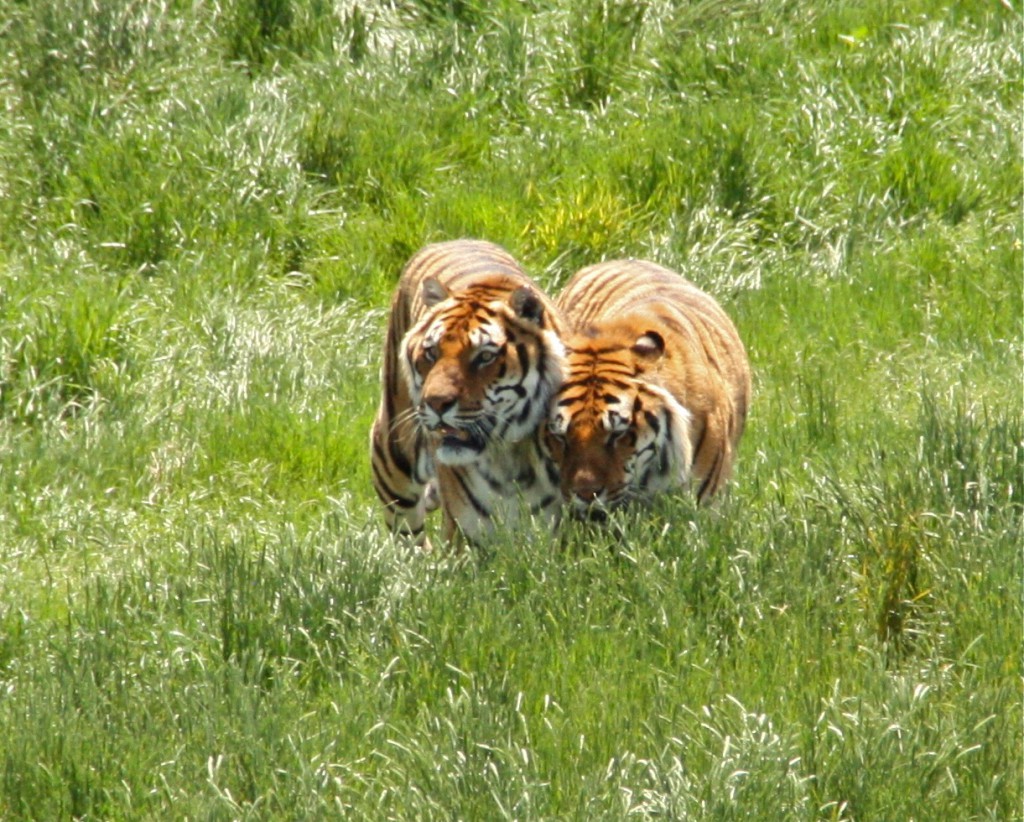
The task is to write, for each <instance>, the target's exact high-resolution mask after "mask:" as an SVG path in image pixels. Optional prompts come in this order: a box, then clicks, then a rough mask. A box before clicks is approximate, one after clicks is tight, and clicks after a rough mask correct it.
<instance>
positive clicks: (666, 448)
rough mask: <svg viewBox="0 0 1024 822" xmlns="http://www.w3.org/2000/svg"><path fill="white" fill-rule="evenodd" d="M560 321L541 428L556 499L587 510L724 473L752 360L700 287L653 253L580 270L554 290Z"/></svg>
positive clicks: (706, 489)
mask: <svg viewBox="0 0 1024 822" xmlns="http://www.w3.org/2000/svg"><path fill="white" fill-rule="evenodd" d="M557 306H558V307H559V308H560V309H561V311H562V314H563V317H564V319H565V321H566V323H567V324H568V325H569V327H570V331H569V333H568V335H567V336H566V337H565V338H564V341H565V344H566V376H565V380H564V382H563V384H562V387H561V389H560V390H559V393H558V394H557V396H556V398H555V401H554V403H553V404H552V411H551V418H550V420H549V430H550V434H551V442H552V449H553V451H554V453H555V456H556V458H557V459H558V461H559V464H560V470H561V481H562V490H563V494H564V496H565V499H566V500H567V501H568V502H570V503H571V505H572V506H573V508H574V509H575V510H576V511H577V512H578V513H582V512H590V513H596V512H597V511H599V510H600V509H601V508H610V507H615V506H617V505H622V504H624V503H626V502H628V501H629V500H631V499H644V498H650V497H651V496H653V495H655V494H657V493H658V492H661V491H664V490H667V489H669V488H671V487H673V486H676V485H679V484H686V483H692V484H694V485H695V487H696V493H697V498H698V499H699V500H700V501H701V502H705V501H707V500H708V499H710V498H711V497H712V496H713V495H714V494H715V493H717V492H718V491H719V490H720V489H721V487H722V486H723V484H724V483H725V481H726V480H727V479H728V477H729V475H730V473H731V470H732V466H733V462H734V459H735V453H736V447H737V444H738V443H739V440H740V437H741V436H742V434H743V429H744V426H745V424H746V417H747V407H748V404H749V401H750V393H751V382H750V367H749V363H748V361H747V355H746V351H745V349H744V347H743V343H742V342H741V340H740V337H739V334H738V333H737V331H736V327H735V326H734V325H733V323H732V321H731V320H730V319H729V318H728V316H727V315H726V314H725V312H724V311H723V310H722V308H721V306H719V304H718V303H717V302H716V301H715V300H714V298H712V297H711V296H710V295H708V294H706V293H705V292H703V291H701V290H700V289H698V288H697V287H696V286H695V285H693V284H692V283H690V282H688V281H687V280H685V279H684V278H683V277H682V276H681V275H679V274H677V273H675V272H673V271H670V270H668V269H666V268H663V267H662V266H659V265H657V264H655V263H652V262H647V261H642V260H612V261H608V262H604V263H599V264H597V265H593V266H589V267H587V268H584V269H582V270H580V271H578V272H577V273H576V274H575V275H574V276H573V277H572V279H571V280H570V281H569V283H568V285H567V286H566V287H565V289H564V290H563V291H562V292H561V294H560V295H559V297H558V299H557Z"/></svg>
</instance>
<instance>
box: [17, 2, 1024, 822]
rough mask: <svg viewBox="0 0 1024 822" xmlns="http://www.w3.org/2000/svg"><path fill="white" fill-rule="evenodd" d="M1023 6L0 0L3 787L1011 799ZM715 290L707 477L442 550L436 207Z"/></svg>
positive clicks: (527, 815) (947, 801)
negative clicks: (423, 271) (718, 421)
mask: <svg viewBox="0 0 1024 822" xmlns="http://www.w3.org/2000/svg"><path fill="white" fill-rule="evenodd" d="M1021 34H1022V27H1021V18H1020V15H1019V12H1018V11H1016V10H1014V9H1011V8H1009V4H999V3H959V4H943V3H939V2H934V0H906V2H900V3H888V2H876V1H875V0H870V1H869V2H856V3H855V2H845V1H844V0H839V1H838V2H829V3H815V4H809V3H797V4H793V3H784V2H776V0H768V1H767V2H761V3H753V2H744V0H731V1H730V2H719V1H718V0H704V1H703V2H695V3H690V4H678V3H668V2H660V1H659V2H649V3H635V2H627V0H593V2H589V1H588V2H585V3H568V2H562V1H561V0H550V1H548V0H544V1H543V2H531V3H520V2H513V1H512V0H502V2H496V3H483V2H475V1H474V0H465V1H464V2H463V1H462V0H459V1H456V0H430V1H429V2H428V0H410V2H392V3H372V4H371V3H362V2H356V3H344V4H332V3H325V2H320V0H274V2H269V0H267V1H266V2H264V1H262V0H247V2H242V3H236V4H201V5H198V6H197V5H195V4H189V3H179V2H176V0H143V1H142V2H128V0H115V2H109V3H99V2H94V1H93V0H57V1H56V2H51V3H41V4H40V3H35V4H33V3H9V4H7V5H6V6H4V8H3V10H2V11H0V42H2V43H3V45H4V53H5V55H6V59H5V60H4V61H3V63H2V64H0V98H2V99H3V100H4V101H5V102H4V105H3V106H0V817H3V818H5V819H6V818H10V819H54V818H78V819H164V818H168V817H173V818H198V819H242V818H246V819H271V818H280V819H303V818H348V817H351V818H373V819H450V818H455V819H501V818H515V819H579V820H589V819H618V818H625V817H627V816H631V815H632V816H645V815H646V816H662V817H665V818H674V819H688V818H695V819H739V818H744V819H746V818H759V819H760V818H763V819H837V820H838V819H847V820H869V819H909V818H914V819H936V820H940V819H941V820H945V819H999V820H1003V819H1020V818H1022V814H1021V807H1022V805H1021V802H1022V790H1024V780H1022V773H1024V757H1022V744H1024V735H1022V733H1021V728H1022V721H1024V716H1022V710H1021V707H1022V698H1021V697H1022V694H1021V681H1022V680H1021V674H1022V667H1021V647H1022V639H1024V635H1022V624H1024V618H1022V617H1024V615H1022V607H1021V603H1022V601H1024V586H1022V584H1021V582H1022V578H1024V577H1022V575H1024V562H1022V558H1024V557H1022V553H1021V545H1022V528H1021V522H1022V514H1024V492H1022V489H1024V409H1022V398H1024V385H1022V377H1021V374H1022V368H1021V367H1022V347H1024V346H1022V318H1024V301H1022V284H1024V283H1022V274H1021V272H1022V270H1024V265H1022V264H1024V255H1022V249H1021V242H1022V232H1021V211H1022V199H1024V198H1022V182H1021V180H1022V174H1024V172H1022V162H1021V150H1020V146H1021V145H1022V125H1021V124H1022V119H1021V113H1022V112H1021V99H1022V65H1021V63H1022V60H1021V49H1020V42H1021ZM456 236H478V237H484V238H487V239H490V240H493V241H496V242H499V243H502V244H504V245H506V246H507V247H508V248H509V249H510V250H511V251H512V252H513V253H514V254H515V255H516V256H517V257H518V258H519V259H521V260H522V261H523V263H524V265H525V266H526V267H527V269H528V270H529V271H531V273H533V274H534V275H535V276H536V277H537V278H538V279H539V280H540V281H541V282H542V283H543V284H544V285H546V286H549V287H550V288H551V289H552V290H556V289H557V288H558V286H559V285H560V284H561V283H563V282H564V281H565V280H566V279H567V278H568V276H569V275H570V274H571V273H572V271H574V270H575V269H576V268H577V267H578V266H580V265H583V264H587V263H590V262H594V261H596V260H599V259H601V258H602V257H606V256H626V255H636V256H643V257H648V258H651V259H655V260H657V261H659V262H661V263H663V264H665V265H668V266H671V267H673V268H676V269H677V270H679V271H681V272H683V273H685V274H686V275H687V276H688V277H690V278H692V279H693V280H694V281H696V282H698V283H699V284H701V285H702V286H704V287H705V288H707V289H708V290H710V291H711V292H712V293H714V294H715V295H717V296H718V297H719V298H720V300H721V301H722V303H723V304H724V305H725V307H726V308H727V310H728V311H729V313H730V314H731V315H732V316H733V317H734V318H735V319H736V322H737V325H738V326H739V328H740V331H741V334H742V336H743V338H744V340H745V341H746V343H747V346H748V350H749V353H750V356H751V360H752V364H753V368H754V373H755V401H754V405H753V407H752V415H751V419H750V425H749V427H748V432H747V434H746V436H745V439H744V441H743V443H742V446H741V453H740V460H739V464H738V468H737V473H736V480H735V482H734V484H733V487H732V491H731V493H730V495H729V496H728V497H727V498H726V499H725V500H723V501H722V503H721V504H720V505H719V506H718V507H717V508H715V509H713V510H697V509H696V508H695V507H694V506H693V504H692V503H691V501H690V500H688V499H686V498H683V497H673V498H667V499H664V500H661V501H659V502H658V503H657V504H656V505H654V506H653V507H652V508H650V509H647V510H638V511H631V512H627V513H625V514H623V515H622V516H620V517H618V518H617V520H616V522H615V523H614V526H615V527H614V528H613V529H610V530H607V529H606V530H594V529H591V528H586V527H583V526H580V525H578V524H572V523H570V524H569V525H567V526H566V528H565V529H564V531H563V533H562V534H560V535H559V536H558V537H557V538H554V539H553V538H552V537H551V536H550V535H547V534H542V533H529V532H525V533H524V532H517V533H510V534H507V535H504V536H503V537H502V538H501V539H500V540H499V541H498V544H496V545H495V546H493V547H492V548H491V549H490V550H488V551H487V552H486V553H484V554H482V555H472V556H469V557H463V558H461V559H453V558H450V557H444V556H439V555H426V556H424V555H420V554H417V553H415V552H411V551H409V550H406V549H403V548H401V547H399V546H395V545H393V544H392V543H391V542H390V541H389V540H388V539H386V538H385V536H384V535H383V534H382V533H381V529H380V516H379V512H378V511H377V509H376V506H375V502H374V495H373V493H372V489H371V485H370V480H369V466H368V464H367V459H368V458H367V445H366V443H367V436H368V429H369V426H370V422H371V420H372V416H373V413H374V410H375V407H376V402H377V399H378V392H379V385H378V367H379V358H380V344H381V340H382V335H383V328H384V322H385V316H386V308H387V305H388V300H389V297H390V292H391V289H392V288H393V285H394V282H395V280H396V278H397V276H398V271H399V269H400V267H401V265H402V263H403V262H404V261H405V259H407V258H408V256H409V255H410V254H411V253H412V252H413V251H415V250H416V249H417V248H419V247H420V246H421V245H422V244H424V243H426V242H429V241H433V240H438V239H445V238H451V237H456Z"/></svg>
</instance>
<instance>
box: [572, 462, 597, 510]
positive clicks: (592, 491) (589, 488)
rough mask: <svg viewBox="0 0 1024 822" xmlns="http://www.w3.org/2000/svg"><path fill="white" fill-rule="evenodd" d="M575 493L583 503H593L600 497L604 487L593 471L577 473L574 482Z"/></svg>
mask: <svg viewBox="0 0 1024 822" xmlns="http://www.w3.org/2000/svg"><path fill="white" fill-rule="evenodd" d="M572 490H573V493H574V494H575V495H576V496H577V497H578V498H579V499H580V500H582V501H583V502H593V501H594V500H596V499H597V498H598V496H600V494H601V492H602V491H603V490H604V486H603V485H602V484H601V482H600V480H598V478H597V477H596V476H595V475H594V474H593V472H591V471H586V470H583V471H577V472H576V475H575V476H574V477H573V482H572Z"/></svg>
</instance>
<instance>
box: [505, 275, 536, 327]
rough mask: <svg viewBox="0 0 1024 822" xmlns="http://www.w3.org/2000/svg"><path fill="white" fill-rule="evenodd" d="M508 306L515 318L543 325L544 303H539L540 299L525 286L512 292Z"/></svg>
mask: <svg viewBox="0 0 1024 822" xmlns="http://www.w3.org/2000/svg"><path fill="white" fill-rule="evenodd" d="M509 304H510V305H511V306H512V310H513V311H515V312H516V315H517V316H519V317H522V318H523V319H524V320H529V321H530V322H533V323H536V324H537V325H542V324H543V320H544V303H542V302H541V301H540V297H538V296H537V294H536V293H535V292H534V291H533V289H532V288H527V287H526V286H525V285H523V286H520V287H519V288H517V289H516V290H515V291H513V292H512V297H511V299H510V300H509Z"/></svg>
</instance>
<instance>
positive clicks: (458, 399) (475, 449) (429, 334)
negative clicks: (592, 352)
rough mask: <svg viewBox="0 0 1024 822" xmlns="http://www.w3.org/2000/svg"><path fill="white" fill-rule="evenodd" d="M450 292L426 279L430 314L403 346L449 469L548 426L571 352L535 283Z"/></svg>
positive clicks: (424, 421)
mask: <svg viewBox="0 0 1024 822" xmlns="http://www.w3.org/2000/svg"><path fill="white" fill-rule="evenodd" d="M495 296H496V294H495V293H494V290H493V289H491V290H485V291H484V292H482V293H475V292H474V291H473V290H467V291H459V292H455V293H452V292H449V291H448V289H447V288H445V286H444V285H443V284H442V283H441V282H440V281H439V280H438V279H436V278H434V277H430V278H427V279H426V280H424V281H423V284H422V292H421V298H422V302H423V305H424V307H425V312H424V314H423V316H422V317H421V319H420V320H419V322H417V323H416V324H415V325H414V326H413V327H412V328H411V329H410V330H409V332H408V333H407V334H406V335H405V338H404V340H403V341H402V366H401V367H402V370H403V372H404V374H405V379H406V382H407V385H408V386H409V393H410V397H411V400H412V405H413V408H414V409H415V415H416V420H417V423H418V425H419V428H420V430H421V431H423V432H424V433H425V434H426V436H427V438H428V441H429V442H430V443H431V445H432V446H433V452H434V456H435V458H436V459H437V461H438V462H440V463H442V464H444V465H453V466H454V465H467V464H470V463H473V462H474V461H475V460H476V459H477V458H478V457H479V456H480V455H481V454H482V453H483V452H484V451H485V450H487V449H488V448H489V447H492V446H495V445H500V444H503V443H510V442H517V441H519V440H522V439H523V438H525V437H527V436H529V435H530V434H532V433H535V432H536V431H537V430H538V428H539V427H540V426H542V424H543V422H544V418H545V415H546V413H547V407H548V404H549V402H550V399H551V396H552V395H553V393H554V392H555V390H557V388H558V385H559V383H560V382H561V377H562V364H563V351H564V349H563V347H562V343H561V341H560V340H559V337H558V335H557V334H556V333H555V331H554V329H553V328H552V322H551V321H550V320H549V318H547V317H546V314H547V308H546V307H545V304H544V302H543V301H542V300H541V298H540V297H539V296H538V294H537V293H536V292H535V291H534V290H533V289H532V288H530V287H529V286H525V285H521V286H518V287H515V288H512V289H509V290H507V291H506V293H504V294H502V295H500V296H498V298H497V299H495Z"/></svg>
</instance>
